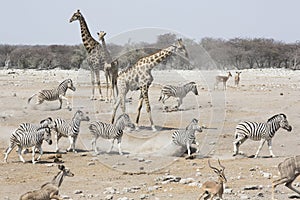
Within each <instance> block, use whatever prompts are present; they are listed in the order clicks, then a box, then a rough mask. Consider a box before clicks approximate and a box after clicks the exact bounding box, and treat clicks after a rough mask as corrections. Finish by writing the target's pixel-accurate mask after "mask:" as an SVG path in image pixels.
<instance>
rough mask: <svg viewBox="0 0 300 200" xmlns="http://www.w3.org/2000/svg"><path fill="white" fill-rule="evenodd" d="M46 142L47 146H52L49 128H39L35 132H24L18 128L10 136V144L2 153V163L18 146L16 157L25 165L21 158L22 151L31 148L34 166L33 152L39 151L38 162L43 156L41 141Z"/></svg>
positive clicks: (33, 130)
mask: <svg viewBox="0 0 300 200" xmlns="http://www.w3.org/2000/svg"><path fill="white" fill-rule="evenodd" d="M44 140H45V141H46V142H48V144H49V145H51V144H52V139H51V131H50V128H49V127H41V128H38V129H37V130H35V129H32V130H31V131H24V130H23V129H22V128H18V129H17V130H16V131H14V132H13V134H12V135H11V136H10V144H9V147H8V148H7V149H6V151H5V153H4V155H5V156H4V162H7V157H8V155H9V154H10V152H11V151H12V150H13V149H14V148H15V146H18V155H19V159H20V160H21V161H22V162H23V163H25V160H24V158H23V157H22V154H21V152H22V149H23V148H29V147H32V163H33V164H35V163H36V161H35V158H34V156H35V150H36V149H39V152H40V155H39V157H38V158H37V160H39V159H40V158H41V156H42V155H43V149H42V143H43V141H44Z"/></svg>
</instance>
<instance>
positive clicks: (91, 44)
mask: <svg viewBox="0 0 300 200" xmlns="http://www.w3.org/2000/svg"><path fill="white" fill-rule="evenodd" d="M79 21H80V29H81V37H82V42H83V45H84V47H85V49H86V50H87V52H88V53H90V52H91V51H92V50H93V49H94V48H95V47H96V46H97V45H99V43H98V42H97V41H96V40H95V39H94V38H93V37H92V36H91V33H90V31H89V28H88V26H87V23H86V21H85V20H84V18H83V17H81V18H80V19H79Z"/></svg>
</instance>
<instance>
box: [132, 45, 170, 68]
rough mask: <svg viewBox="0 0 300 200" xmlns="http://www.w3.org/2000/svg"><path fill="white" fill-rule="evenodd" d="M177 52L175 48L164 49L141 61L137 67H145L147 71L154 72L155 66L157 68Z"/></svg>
mask: <svg viewBox="0 0 300 200" xmlns="http://www.w3.org/2000/svg"><path fill="white" fill-rule="evenodd" d="M174 50H175V47H173V46H170V47H168V48H165V49H162V50H160V51H158V52H157V53H155V54H152V55H150V56H147V57H144V58H142V59H140V60H139V61H138V63H137V65H142V66H143V65H144V66H145V68H146V69H148V70H152V69H153V68H154V67H155V66H157V65H158V64H159V63H161V62H162V61H164V60H166V59H167V58H168V57H170V56H171V55H172V53H173V51H174Z"/></svg>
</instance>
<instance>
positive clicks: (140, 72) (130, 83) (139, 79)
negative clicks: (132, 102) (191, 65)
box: [111, 39, 188, 131]
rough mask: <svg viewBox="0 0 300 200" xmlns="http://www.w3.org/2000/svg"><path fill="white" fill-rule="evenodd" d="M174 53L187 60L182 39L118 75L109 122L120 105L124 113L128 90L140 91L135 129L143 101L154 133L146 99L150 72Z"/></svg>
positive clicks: (142, 59)
mask: <svg viewBox="0 0 300 200" xmlns="http://www.w3.org/2000/svg"><path fill="white" fill-rule="evenodd" d="M176 51H180V52H183V53H184V55H185V57H186V58H188V54H187V50H186V48H185V46H184V44H183V42H182V39H178V40H177V42H176V44H175V45H171V46H169V47H167V48H165V49H162V50H160V51H158V52H156V53H154V54H152V55H150V56H146V57H143V58H141V59H139V60H138V61H137V62H136V63H135V64H134V65H132V66H130V67H128V68H127V69H125V70H123V71H121V72H120V73H119V75H118V82H117V86H118V89H119V93H118V97H117V100H116V102H115V104H114V107H113V114H112V120H111V122H112V123H113V122H114V119H115V115H116V111H117V109H118V107H119V105H120V104H121V109H122V112H123V113H125V98H126V94H127V93H128V91H129V90H131V91H134V90H140V91H141V93H140V97H139V103H138V110H137V117H136V121H135V123H136V128H137V129H138V122H139V118H140V112H141V108H142V106H143V101H144V100H145V104H146V111H147V113H148V117H149V120H150V123H151V128H152V130H153V131H156V128H155V126H154V123H153V119H152V115H151V107H150V103H149V97H148V89H149V87H150V85H151V83H152V81H153V76H152V74H151V70H152V69H153V68H154V67H155V66H157V65H158V64H159V63H161V62H162V61H164V60H166V59H167V58H168V57H169V56H171V55H172V54H173V53H175V52H176Z"/></svg>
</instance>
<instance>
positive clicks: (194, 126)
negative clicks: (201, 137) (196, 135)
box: [186, 118, 202, 133]
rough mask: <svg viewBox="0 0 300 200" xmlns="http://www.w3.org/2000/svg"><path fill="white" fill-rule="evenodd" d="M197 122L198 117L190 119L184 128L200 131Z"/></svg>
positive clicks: (200, 128) (200, 127)
mask: <svg viewBox="0 0 300 200" xmlns="http://www.w3.org/2000/svg"><path fill="white" fill-rule="evenodd" d="M198 122H199V121H198V119H195V118H194V119H192V121H191V123H190V124H189V125H188V126H187V127H186V130H195V131H198V132H200V133H201V132H202V126H200V125H199V123H198Z"/></svg>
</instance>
